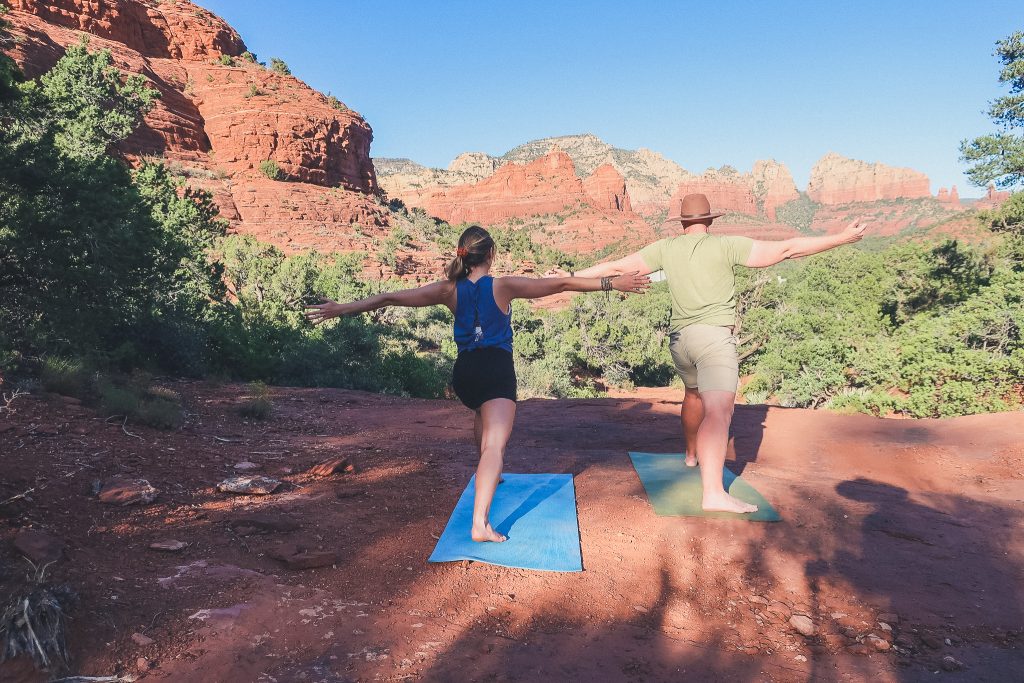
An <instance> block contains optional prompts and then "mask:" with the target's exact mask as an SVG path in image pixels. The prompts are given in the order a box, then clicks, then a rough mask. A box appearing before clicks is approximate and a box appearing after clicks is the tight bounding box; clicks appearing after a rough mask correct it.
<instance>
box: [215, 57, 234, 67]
mask: <svg viewBox="0 0 1024 683" xmlns="http://www.w3.org/2000/svg"><path fill="white" fill-rule="evenodd" d="M218 61H219V62H220V64H221V66H234V65H235V58H234V57H232V56H231V55H221V56H220V59H219V60H218Z"/></svg>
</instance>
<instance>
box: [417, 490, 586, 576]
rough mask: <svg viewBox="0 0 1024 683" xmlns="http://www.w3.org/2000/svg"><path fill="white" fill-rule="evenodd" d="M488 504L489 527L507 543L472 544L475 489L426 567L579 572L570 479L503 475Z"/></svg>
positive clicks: (580, 561)
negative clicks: (481, 565) (461, 563)
mask: <svg viewBox="0 0 1024 683" xmlns="http://www.w3.org/2000/svg"><path fill="white" fill-rule="evenodd" d="M504 477H505V481H504V482H503V483H501V484H498V490H497V492H496V493H495V494H494V502H492V503H491V525H492V526H493V527H494V529H495V531H497V532H498V533H499V534H504V535H505V536H507V537H508V540H507V541H505V542H504V543H476V542H475V541H473V539H472V538H470V537H469V530H470V528H471V527H472V526H473V487H474V485H475V481H476V477H475V476H474V477H473V478H472V479H470V480H469V485H468V486H466V490H465V491H463V492H462V497H460V498H459V502H458V503H457V504H456V505H455V510H454V511H453V512H452V516H451V519H449V520H448V525H447V526H446V527H445V528H444V533H442V534H441V538H440V540H438V542H437V546H436V547H435V548H434V552H433V553H431V554H430V560H429V561H430V562H452V561H455V560H474V561H476V562H486V563H488V564H496V565H500V566H502V567H517V568H519V569H539V570H542V571H550V572H581V571H583V556H582V555H581V553H580V527H579V523H578V522H577V521H576V487H575V486H574V485H573V481H572V475H571V474H506V475H504Z"/></svg>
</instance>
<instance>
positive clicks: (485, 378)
mask: <svg viewBox="0 0 1024 683" xmlns="http://www.w3.org/2000/svg"><path fill="white" fill-rule="evenodd" d="M452 389H454V390H455V395H456V396H458V397H459V400H460V401H462V404H463V405H464V406H466V407H467V408H469V409H470V410H478V409H479V408H480V406H482V405H483V404H484V403H486V402H487V401H490V400H492V399H495V398H507V399H509V400H512V401H514V400H516V367H515V364H514V363H513V362H512V354H511V353H509V352H508V351H506V350H505V349H500V348H498V347H497V346H488V347H485V348H481V349H472V350H470V351H463V352H462V353H460V354H459V357H458V358H456V359H455V370H454V371H453V372H452Z"/></svg>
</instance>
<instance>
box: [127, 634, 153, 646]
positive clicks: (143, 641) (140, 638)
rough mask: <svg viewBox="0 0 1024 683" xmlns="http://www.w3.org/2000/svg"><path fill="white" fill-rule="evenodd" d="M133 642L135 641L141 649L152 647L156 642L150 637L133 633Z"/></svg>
mask: <svg viewBox="0 0 1024 683" xmlns="http://www.w3.org/2000/svg"><path fill="white" fill-rule="evenodd" d="M132 640H133V641H135V644H136V645H138V646H139V647H146V646H147V645H152V644H153V643H155V642H156V641H155V640H153V639H152V638H150V637H149V636H147V635H143V634H141V633H133V634H132Z"/></svg>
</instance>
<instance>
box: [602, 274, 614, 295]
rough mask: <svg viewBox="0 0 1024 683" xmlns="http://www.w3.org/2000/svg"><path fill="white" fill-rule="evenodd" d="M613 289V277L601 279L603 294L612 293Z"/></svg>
mask: <svg viewBox="0 0 1024 683" xmlns="http://www.w3.org/2000/svg"><path fill="white" fill-rule="evenodd" d="M611 289H612V278H611V276H606V277H603V278H601V291H602V292H609V291H611Z"/></svg>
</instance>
